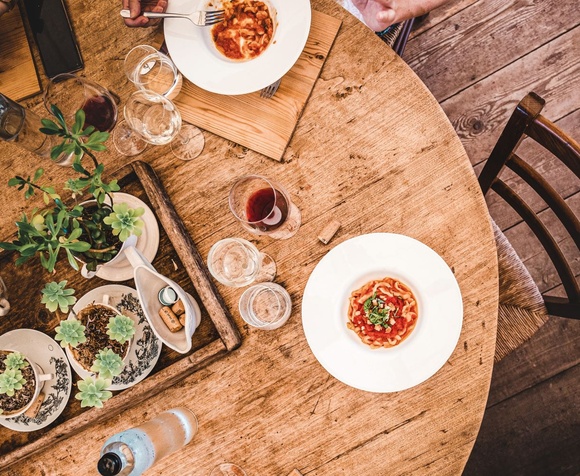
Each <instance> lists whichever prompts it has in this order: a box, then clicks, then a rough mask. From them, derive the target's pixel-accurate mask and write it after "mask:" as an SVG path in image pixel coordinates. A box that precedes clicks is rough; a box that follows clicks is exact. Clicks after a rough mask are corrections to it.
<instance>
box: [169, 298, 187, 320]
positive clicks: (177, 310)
mask: <svg viewBox="0 0 580 476" xmlns="http://www.w3.org/2000/svg"><path fill="white" fill-rule="evenodd" d="M171 310H172V311H173V313H174V314H176V315H178V316H180V315H181V314H183V313H184V312H185V306H184V305H183V302H181V299H179V300H178V301H177V302H176V303H175V304H174V305H173V306H171Z"/></svg>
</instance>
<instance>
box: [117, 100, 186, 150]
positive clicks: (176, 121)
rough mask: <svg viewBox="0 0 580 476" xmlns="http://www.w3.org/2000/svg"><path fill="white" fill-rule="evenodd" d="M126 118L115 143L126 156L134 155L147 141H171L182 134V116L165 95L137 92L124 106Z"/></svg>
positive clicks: (152, 142) (159, 142)
mask: <svg viewBox="0 0 580 476" xmlns="http://www.w3.org/2000/svg"><path fill="white" fill-rule="evenodd" d="M123 115H124V116H125V121H123V122H121V123H119V124H118V126H117V127H116V128H115V130H114V131H113V143H114V144H115V147H116V148H117V150H118V151H119V152H120V153H121V154H123V155H135V154H138V153H139V152H141V151H143V149H145V147H146V145H147V144H154V145H163V144H169V143H170V142H171V141H172V140H173V139H174V138H175V136H177V134H178V133H179V129H180V128H181V115H180V114H179V111H178V110H177V108H176V107H175V105H174V104H173V103H172V102H171V101H170V100H169V99H167V98H166V97H164V96H162V95H161V94H157V93H155V92H153V91H148V90H138V91H135V92H134V93H133V94H131V96H129V99H128V100H127V103H126V104H125V107H124V108H123Z"/></svg>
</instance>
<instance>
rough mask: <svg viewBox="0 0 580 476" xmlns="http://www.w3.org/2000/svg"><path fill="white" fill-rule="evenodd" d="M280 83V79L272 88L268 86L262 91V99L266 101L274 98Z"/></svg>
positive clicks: (271, 85)
mask: <svg viewBox="0 0 580 476" xmlns="http://www.w3.org/2000/svg"><path fill="white" fill-rule="evenodd" d="M280 81H282V80H281V79H279V80H278V81H276V82H274V83H272V84H270V86H266V87H265V88H264V89H262V91H260V97H261V98H264V99H270V98H271V97H272V96H274V94H276V91H278V88H279V87H280Z"/></svg>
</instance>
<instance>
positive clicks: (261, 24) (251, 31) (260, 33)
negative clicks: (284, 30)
mask: <svg viewBox="0 0 580 476" xmlns="http://www.w3.org/2000/svg"><path fill="white" fill-rule="evenodd" d="M223 8H224V12H225V18H224V21H222V22H221V23H218V24H216V25H215V26H214V27H213V28H212V31H211V33H212V38H213V41H214V43H215V45H216V47H217V49H218V51H220V52H221V53H222V54H223V55H224V56H226V57H227V58H229V59H232V60H249V59H253V58H255V57H256V56H258V55H260V54H261V53H262V52H263V51H264V50H265V49H266V48H267V47H268V45H269V44H270V40H271V39H272V36H273V34H274V23H273V21H272V16H271V15H270V11H269V10H268V6H267V5H266V4H265V3H264V2H262V1H259V0H230V1H224V2H223Z"/></svg>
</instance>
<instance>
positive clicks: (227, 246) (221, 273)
mask: <svg viewBox="0 0 580 476" xmlns="http://www.w3.org/2000/svg"><path fill="white" fill-rule="evenodd" d="M207 266H208V268H209V271H210V273H211V274H212V276H213V277H214V278H215V279H217V280H218V281H219V282H220V283H222V284H225V285H226V286H232V287H242V286H247V285H248V284H251V283H253V282H255V281H258V282H263V281H272V280H273V279H274V277H275V276H276V263H275V262H274V260H273V259H272V258H270V256H268V255H267V254H265V253H261V252H260V251H259V250H258V248H256V247H255V246H254V245H253V244H252V243H250V242H249V241H247V240H244V239H242V238H225V239H223V240H220V241H218V242H217V243H215V244H214V245H213V246H212V247H211V249H210V250H209V253H208V255H207Z"/></svg>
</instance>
